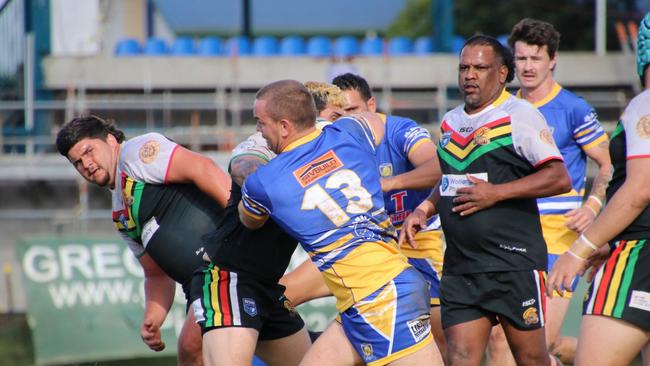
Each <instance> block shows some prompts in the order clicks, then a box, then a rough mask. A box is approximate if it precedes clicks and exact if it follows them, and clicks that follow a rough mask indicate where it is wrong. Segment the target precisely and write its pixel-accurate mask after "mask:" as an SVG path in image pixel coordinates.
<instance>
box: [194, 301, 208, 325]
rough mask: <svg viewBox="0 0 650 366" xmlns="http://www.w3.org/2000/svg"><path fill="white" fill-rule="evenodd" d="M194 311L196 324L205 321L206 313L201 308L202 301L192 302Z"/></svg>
mask: <svg viewBox="0 0 650 366" xmlns="http://www.w3.org/2000/svg"><path fill="white" fill-rule="evenodd" d="M192 310H193V311H194V319H195V320H196V322H197V323H198V322H202V321H205V312H204V311H203V306H201V299H196V300H194V301H193V302H192Z"/></svg>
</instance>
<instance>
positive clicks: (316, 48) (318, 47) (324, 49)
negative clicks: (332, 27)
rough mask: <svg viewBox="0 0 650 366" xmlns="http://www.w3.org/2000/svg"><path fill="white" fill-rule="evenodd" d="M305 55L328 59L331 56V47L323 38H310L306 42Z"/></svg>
mask: <svg viewBox="0 0 650 366" xmlns="http://www.w3.org/2000/svg"><path fill="white" fill-rule="evenodd" d="M307 54H308V55H309V56H313V57H328V56H331V55H332V45H331V43H330V40H329V38H327V37H325V36H315V37H311V38H310V39H309V41H308V42H307Z"/></svg>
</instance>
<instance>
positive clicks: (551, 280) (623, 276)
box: [548, 13, 650, 365]
mask: <svg viewBox="0 0 650 366" xmlns="http://www.w3.org/2000/svg"><path fill="white" fill-rule="evenodd" d="M648 40H650V13H648V14H646V16H645V18H644V20H643V21H642V23H641V26H640V27H639V37H638V42H639V47H638V51H637V52H638V53H639V54H640V55H643V54H645V55H650V43H649V42H648ZM642 41H643V42H644V43H642ZM649 63H650V57H648V58H646V59H645V61H644V60H643V59H641V58H640V57H639V58H638V59H637V66H638V69H637V70H638V73H639V76H640V77H641V80H642V83H644V82H647V79H646V80H644V74H646V73H647V71H648V70H649V69H650V67H649V66H648V64H649ZM648 86H649V85H648V84H647V83H646V84H645V87H646V90H645V91H644V92H642V93H641V94H639V95H637V96H636V97H635V98H634V99H632V101H630V103H629V104H628V106H627V108H626V109H625V111H624V112H623V115H622V116H621V120H620V121H619V123H618V125H617V126H616V129H615V130H614V132H613V133H612V141H611V144H610V155H611V159H612V162H613V164H614V174H613V177H612V181H611V184H610V186H609V187H608V188H607V205H606V206H605V208H604V209H603V211H602V212H601V213H600V215H599V216H598V218H596V220H595V221H594V222H593V224H592V225H591V226H589V228H587V230H585V231H584V232H583V233H582V235H581V236H580V237H579V238H578V240H576V241H575V242H574V243H573V244H572V245H571V247H570V249H569V250H568V251H567V252H566V253H565V254H563V255H562V256H560V258H559V259H558V260H557V262H556V264H555V266H554V267H553V269H551V272H550V274H549V277H548V293H549V295H550V294H552V293H553V291H559V292H562V290H563V289H566V288H569V286H570V284H571V282H572V281H573V278H574V276H575V275H576V274H581V275H582V274H584V272H585V270H586V269H587V268H589V267H590V266H592V265H594V263H596V264H597V265H596V267H595V268H594V270H593V271H595V273H594V272H592V273H591V277H592V278H593V280H592V281H591V286H590V287H589V292H588V294H587V296H586V297H585V301H584V308H583V313H584V316H583V318H582V322H581V324H580V336H579V341H578V350H577V353H576V357H575V358H576V359H575V364H576V365H630V364H633V363H634V362H633V360H634V358H635V357H637V355H638V354H639V352H641V354H642V357H643V364H644V365H647V364H649V361H650V305H649V304H650V246H649V245H648V241H650V185H649V184H648V181H650V90H648V89H647V88H648ZM608 243H609V245H607V244H608ZM610 247H611V253H610ZM603 256H604V257H605V258H606V262H605V263H604V265H602V266H600V267H599V266H598V264H599V263H600V262H601V261H600V260H599V259H600V258H602V257H603ZM598 267H599V268H598Z"/></svg>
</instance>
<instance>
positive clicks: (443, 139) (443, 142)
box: [440, 132, 451, 147]
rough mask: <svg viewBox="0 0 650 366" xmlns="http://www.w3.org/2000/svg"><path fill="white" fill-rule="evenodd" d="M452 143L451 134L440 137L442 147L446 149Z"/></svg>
mask: <svg viewBox="0 0 650 366" xmlns="http://www.w3.org/2000/svg"><path fill="white" fill-rule="evenodd" d="M449 141H451V132H445V133H443V134H442V136H441V137H440V147H445V146H447V144H448V143H449Z"/></svg>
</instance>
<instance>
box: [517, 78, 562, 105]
mask: <svg viewBox="0 0 650 366" xmlns="http://www.w3.org/2000/svg"><path fill="white" fill-rule="evenodd" d="M553 85H555V80H554V79H553V78H547V79H546V80H544V81H543V82H542V83H541V84H539V85H538V86H537V87H535V88H526V87H521V97H522V98H524V99H526V101H528V102H530V103H536V102H539V101H540V100H542V99H544V98H545V97H546V96H547V95H548V94H549V93H550V92H551V90H553Z"/></svg>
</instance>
